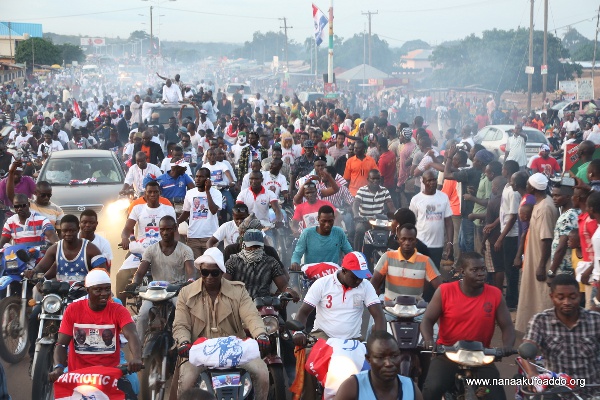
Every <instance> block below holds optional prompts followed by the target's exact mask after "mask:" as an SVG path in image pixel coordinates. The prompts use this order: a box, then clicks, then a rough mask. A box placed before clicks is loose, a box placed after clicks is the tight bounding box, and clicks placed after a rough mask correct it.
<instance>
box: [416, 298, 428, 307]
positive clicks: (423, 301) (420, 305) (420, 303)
mask: <svg viewBox="0 0 600 400" xmlns="http://www.w3.org/2000/svg"><path fill="white" fill-rule="evenodd" d="M427 304H428V303H427V302H426V301H425V300H419V302H418V303H417V308H427Z"/></svg>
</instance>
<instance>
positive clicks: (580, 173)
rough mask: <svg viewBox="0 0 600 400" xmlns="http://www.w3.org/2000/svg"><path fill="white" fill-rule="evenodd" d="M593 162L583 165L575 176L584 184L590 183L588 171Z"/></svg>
mask: <svg viewBox="0 0 600 400" xmlns="http://www.w3.org/2000/svg"><path fill="white" fill-rule="evenodd" d="M590 163H591V161H588V162H586V163H585V164H581V165H580V166H579V169H578V170H577V174H576V175H575V176H576V177H578V178H579V179H581V180H582V181H583V183H590V182H589V180H588V177H587V169H588V165H590Z"/></svg>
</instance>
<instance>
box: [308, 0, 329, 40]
mask: <svg viewBox="0 0 600 400" xmlns="http://www.w3.org/2000/svg"><path fill="white" fill-rule="evenodd" d="M312 15H313V23H314V27H315V43H316V44H317V46H319V45H320V44H321V43H323V42H324V41H325V38H326V37H327V35H328V32H327V30H325V27H326V26H327V24H329V19H327V17H326V16H325V14H324V13H323V11H321V10H320V9H319V7H317V6H316V5H315V4H314V3H313V5H312Z"/></svg>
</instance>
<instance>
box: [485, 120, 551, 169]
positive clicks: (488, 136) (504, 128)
mask: <svg viewBox="0 0 600 400" xmlns="http://www.w3.org/2000/svg"><path fill="white" fill-rule="evenodd" d="M514 128H515V126H514V125H488V126H486V127H485V128H483V129H481V130H480V131H479V132H477V135H476V137H475V142H476V143H481V145H483V147H485V148H486V149H487V150H489V151H491V152H492V153H494V155H495V156H496V158H497V159H498V161H500V162H502V163H504V153H505V152H506V142H507V140H508V135H512V134H513V129H514ZM523 132H524V133H525V134H526V135H527V144H526V148H525V153H526V154H527V159H530V158H531V156H534V155H537V154H538V153H539V152H540V146H541V145H542V144H547V145H549V143H548V139H546V136H545V135H544V133H543V132H542V131H540V130H538V129H535V128H529V127H527V126H524V127H523Z"/></svg>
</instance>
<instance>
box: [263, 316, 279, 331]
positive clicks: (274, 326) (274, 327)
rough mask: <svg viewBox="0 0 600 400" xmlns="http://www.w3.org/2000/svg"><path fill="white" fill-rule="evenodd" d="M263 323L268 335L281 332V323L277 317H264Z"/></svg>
mask: <svg viewBox="0 0 600 400" xmlns="http://www.w3.org/2000/svg"><path fill="white" fill-rule="evenodd" d="M263 322H264V324H265V328H266V330H267V335H270V334H272V333H275V332H277V331H278V330H279V321H278V320H277V318H275V317H271V316H268V317H263Z"/></svg>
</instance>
